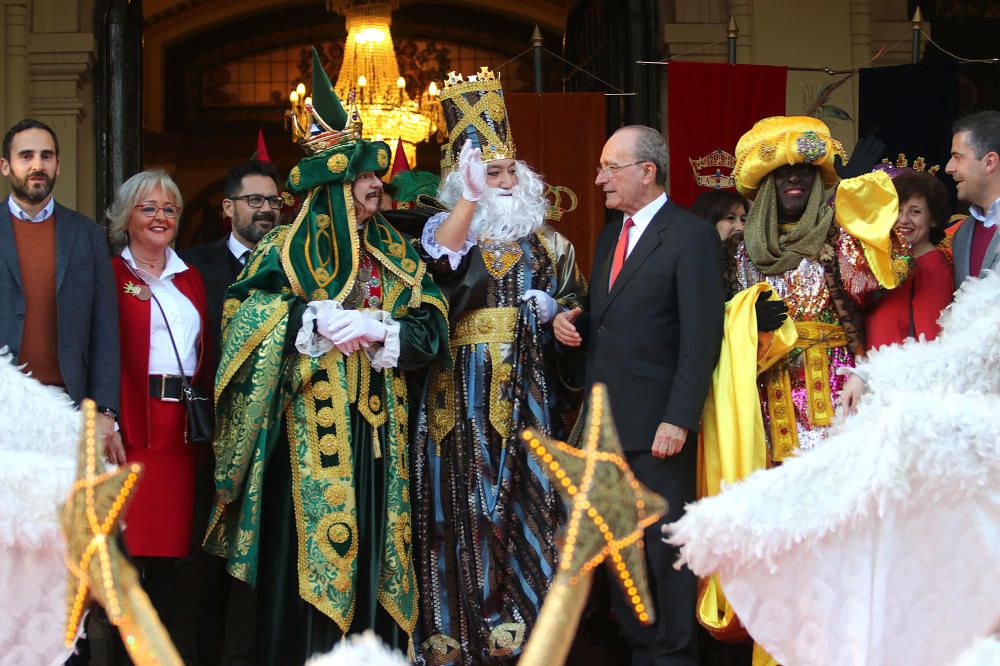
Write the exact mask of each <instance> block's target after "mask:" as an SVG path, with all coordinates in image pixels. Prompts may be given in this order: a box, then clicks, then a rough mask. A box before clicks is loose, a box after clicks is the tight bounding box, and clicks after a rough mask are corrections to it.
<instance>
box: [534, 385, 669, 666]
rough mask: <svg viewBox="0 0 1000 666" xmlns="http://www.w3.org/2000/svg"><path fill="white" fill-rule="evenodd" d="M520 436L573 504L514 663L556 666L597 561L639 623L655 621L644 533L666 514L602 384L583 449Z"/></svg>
mask: <svg viewBox="0 0 1000 666" xmlns="http://www.w3.org/2000/svg"><path fill="white" fill-rule="evenodd" d="M521 436H522V437H523V438H524V441H525V442H526V444H527V445H528V450H529V451H531V454H532V455H533V456H534V457H535V459H536V460H537V461H538V463H539V465H541V466H542V468H543V469H544V470H545V473H546V474H548V476H549V478H550V479H552V482H553V483H554V484H555V486H556V487H557V488H559V490H560V491H561V492H562V494H563V495H564V497H565V498H566V501H567V503H568V504H569V505H570V514H569V521H568V522H567V524H566V537H565V542H564V544H563V547H562V549H561V550H560V551H559V568H558V570H557V571H556V576H555V578H554V579H553V581H552V585H551V586H550V587H549V592H548V594H547V595H546V597H545V603H544V604H543V605H542V609H541V612H540V613H539V614H538V620H537V621H536V622H535V626H534V628H533V630H532V633H531V637H530V638H529V639H528V644H527V645H526V646H525V648H524V653H523V654H522V655H521V659H520V661H519V662H518V663H519V664H520V666H553V664H562V663H564V662H565V660H566V657H567V655H568V654H569V649H570V645H571V644H572V643H573V637H574V636H575V635H576V627H577V624H578V623H579V621H580V616H581V615H582V613H583V607H584V605H585V604H586V602H587V592H588V591H589V590H590V584H591V581H592V579H593V572H594V569H595V568H596V567H597V566H598V565H599V564H601V563H602V562H607V563H608V564H609V565H610V566H611V567H612V570H613V573H614V577H615V580H617V581H618V583H619V585H620V586H621V588H622V590H623V591H624V593H625V595H626V597H627V598H628V599H629V600H630V601H631V603H632V608H633V609H634V610H635V614H636V617H638V618H639V621H640V622H642V623H644V624H650V623H652V622H653V621H654V617H655V614H654V611H653V607H652V605H651V604H650V601H649V599H650V595H649V584H648V582H647V579H646V560H645V553H644V552H643V532H644V531H645V529H646V528H647V527H649V526H651V525H652V524H653V523H655V522H656V521H657V520H659V519H660V517H661V516H662V515H663V514H664V513H665V512H666V510H667V503H666V501H665V500H664V499H663V498H662V497H660V496H659V495H657V494H656V493H654V492H652V491H650V490H649V489H648V488H646V487H645V486H644V485H642V484H641V483H639V481H638V480H637V479H636V478H635V475H634V474H633V473H632V470H631V469H630V468H629V466H628V463H627V462H625V456H624V454H623V453H622V447H621V444H620V443H619V442H618V434H617V432H616V431H615V424H614V421H613V420H612V418H611V404H610V403H609V402H608V392H607V389H606V388H605V386H604V385H603V384H595V385H594V387H593V388H592V389H591V392H590V409H589V411H588V412H587V419H586V423H585V425H584V428H583V434H582V435H581V440H582V445H581V447H580V448H575V447H572V446H570V445H568V444H566V443H565V442H558V441H554V440H550V439H547V438H545V437H542V436H540V435H539V434H538V433H537V432H535V431H533V430H528V431H525V432H524V433H523V434H522V435H521Z"/></svg>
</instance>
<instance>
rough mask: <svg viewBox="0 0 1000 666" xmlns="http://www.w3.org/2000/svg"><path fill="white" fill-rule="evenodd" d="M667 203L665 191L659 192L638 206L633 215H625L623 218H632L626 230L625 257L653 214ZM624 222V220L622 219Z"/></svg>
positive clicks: (630, 251)
mask: <svg viewBox="0 0 1000 666" xmlns="http://www.w3.org/2000/svg"><path fill="white" fill-rule="evenodd" d="M665 203H667V195H666V193H663V194H660V196H658V197H656V198H655V199H653V200H652V201H650V202H649V203H648V204H646V205H645V206H643V207H642V208H640V209H639V210H637V211H636V212H635V215H626V216H625V218H626V219H627V218H629V217H631V218H632V228H631V229H629V230H628V251H627V252H626V253H625V259H628V255H630V254H632V250H634V249H635V246H636V243H638V242H639V239H640V238H641V237H642V232H644V231H645V230H646V227H648V226H649V223H650V222H651V221H652V219H653V216H654V215H656V214H657V213H658V212H660V209H661V208H663V205H664V204H665ZM623 224H624V221H623Z"/></svg>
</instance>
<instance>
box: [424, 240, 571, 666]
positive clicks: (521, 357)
mask: <svg viewBox="0 0 1000 666" xmlns="http://www.w3.org/2000/svg"><path fill="white" fill-rule="evenodd" d="M428 267H429V270H430V272H431V273H432V274H433V275H434V277H435V281H436V282H438V284H439V285H440V286H441V288H442V290H443V291H444V293H445V294H446V295H447V296H448V298H449V309H450V315H451V332H450V345H451V353H452V359H453V362H454V369H453V370H452V371H442V370H437V369H436V370H434V371H433V372H432V374H431V377H430V381H429V389H428V392H427V397H426V400H425V405H424V409H423V410H422V411H421V419H420V421H419V423H418V425H417V428H416V430H417V434H416V437H415V442H414V446H415V449H414V451H413V454H412V455H411V458H412V460H413V467H414V469H413V472H412V474H411V487H412V488H413V493H414V498H413V502H414V521H415V526H414V530H415V536H414V546H415V551H416V557H417V579H418V581H419V583H420V586H421V589H420V622H419V628H420V640H421V642H422V644H421V648H422V652H423V655H424V656H425V658H426V659H427V661H428V663H430V664H457V663H462V664H485V663H504V662H508V661H515V660H516V657H517V655H518V654H520V652H521V649H522V647H523V645H524V643H525V641H526V640H527V638H528V634H529V632H530V629H531V626H532V625H533V623H534V621H535V619H536V617H537V615H538V611H539V608H540V606H541V603H542V600H543V598H544V596H545V593H546V591H547V590H548V586H549V583H550V581H551V579H552V576H553V573H554V571H555V567H556V555H557V546H556V543H555V531H556V527H557V523H558V520H559V516H560V515H561V511H562V509H561V503H560V501H559V499H558V496H557V493H556V492H555V489H554V488H553V487H552V486H551V485H550V484H549V482H548V480H547V479H546V476H545V474H544V473H543V472H542V470H541V469H540V468H539V467H538V466H537V464H536V463H535V462H534V460H533V459H532V458H531V456H529V455H527V453H526V451H525V449H524V447H523V446H522V442H521V440H520V439H519V437H518V435H519V433H520V432H521V431H522V429H523V428H525V427H528V426H532V427H535V428H537V429H538V430H539V431H541V432H545V433H549V434H552V435H555V436H565V431H564V428H563V424H562V418H561V417H562V412H563V411H565V410H566V406H565V405H563V406H560V405H559V398H560V396H559V394H560V393H563V391H562V389H561V384H560V380H559V378H558V377H557V375H558V374H559V373H557V371H556V364H557V359H556V354H555V348H554V339H553V335H552V331H551V326H540V325H539V324H538V321H537V315H536V309H535V307H534V305H528V304H525V303H522V301H521V296H522V294H524V292H525V291H526V290H527V289H539V290H542V291H545V292H547V293H548V294H549V295H551V296H553V297H554V298H555V299H556V300H557V301H558V302H559V303H561V304H563V305H567V306H570V307H572V306H573V305H575V304H576V303H577V302H579V299H580V298H581V297H582V296H583V291H584V290H585V289H586V284H585V282H584V280H583V278H582V275H581V274H580V272H579V270H578V269H577V266H576V261H575V253H574V250H573V246H572V245H571V244H570V243H569V241H568V240H567V239H566V238H565V237H563V236H561V235H560V234H558V233H557V232H556V231H555V230H554V229H552V228H551V227H548V226H544V227H542V228H541V229H539V230H538V231H537V232H535V233H533V234H531V235H530V236H528V237H527V238H524V239H522V240H521V241H519V242H515V243H506V244H497V243H491V242H489V241H486V240H483V239H479V240H478V243H477V246H475V247H473V248H472V249H471V250H470V252H469V253H468V254H467V255H466V256H465V257H464V258H463V260H462V264H461V265H460V266H459V267H458V269H457V270H452V269H451V266H450V265H449V264H448V262H447V259H439V260H436V261H434V260H429V262H428Z"/></svg>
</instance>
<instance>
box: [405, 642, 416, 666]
mask: <svg viewBox="0 0 1000 666" xmlns="http://www.w3.org/2000/svg"><path fill="white" fill-rule="evenodd" d="M406 658H407V659H409V660H410V662H411V663H412V662H414V661H416V660H417V651H416V649H415V648H414V647H413V636H408V637H407V641H406Z"/></svg>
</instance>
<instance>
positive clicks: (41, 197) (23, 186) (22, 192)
mask: <svg viewBox="0 0 1000 666" xmlns="http://www.w3.org/2000/svg"><path fill="white" fill-rule="evenodd" d="M32 175H39V174H32ZM40 175H41V176H43V177H44V178H45V184H44V185H41V186H40V187H39V186H38V185H31V184H29V183H28V178H29V177H30V176H26V177H25V178H23V179H19V178H17V177H16V176H14V174H11V178H10V189H11V190H12V191H13V192H14V196H15V197H16V198H17V199H20V200H22V201H27V202H28V203H31V204H40V203H42V202H43V201H45V199H46V198H47V197H48V196H49V194H51V193H52V188H53V187H55V184H56V179H55V178H52V179H51V180H50V179H49V175H48V174H45V173H43V174H40Z"/></svg>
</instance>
